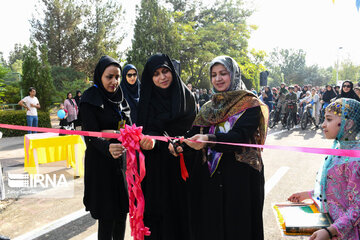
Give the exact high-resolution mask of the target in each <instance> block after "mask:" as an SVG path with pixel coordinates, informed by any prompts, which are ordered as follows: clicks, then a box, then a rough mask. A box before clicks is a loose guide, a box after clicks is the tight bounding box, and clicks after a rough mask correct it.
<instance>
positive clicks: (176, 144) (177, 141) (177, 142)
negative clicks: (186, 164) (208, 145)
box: [164, 131, 183, 154]
mask: <svg viewBox="0 0 360 240" xmlns="http://www.w3.org/2000/svg"><path fill="white" fill-rule="evenodd" d="M164 137H166V139H167V140H168V141H169V142H170V143H171V145H172V146H173V148H174V151H175V153H176V154H179V152H178V151H177V147H179V146H180V147H183V144H182V143H180V142H179V140H174V139H171V137H170V135H169V134H168V133H167V132H166V131H164Z"/></svg>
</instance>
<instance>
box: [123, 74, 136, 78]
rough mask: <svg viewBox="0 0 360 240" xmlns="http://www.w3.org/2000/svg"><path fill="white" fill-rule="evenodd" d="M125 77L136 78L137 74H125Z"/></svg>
mask: <svg viewBox="0 0 360 240" xmlns="http://www.w3.org/2000/svg"><path fill="white" fill-rule="evenodd" d="M126 76H127V77H128V78H131V77H136V76H137V73H128V74H126Z"/></svg>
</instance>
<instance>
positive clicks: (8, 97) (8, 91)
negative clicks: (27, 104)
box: [3, 82, 21, 104]
mask: <svg viewBox="0 0 360 240" xmlns="http://www.w3.org/2000/svg"><path fill="white" fill-rule="evenodd" d="M20 99H21V96H20V83H19V82H11V83H8V84H6V88H5V92H4V97H3V102H4V103H9V104H16V103H18V102H19V101H20Z"/></svg>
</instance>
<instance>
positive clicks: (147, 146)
mask: <svg viewBox="0 0 360 240" xmlns="http://www.w3.org/2000/svg"><path fill="white" fill-rule="evenodd" d="M154 146H155V140H154V139H152V138H150V137H149V136H147V135H144V136H143V137H142V138H141V140H140V147H141V148H142V149H143V150H151V149H153V148H154Z"/></svg>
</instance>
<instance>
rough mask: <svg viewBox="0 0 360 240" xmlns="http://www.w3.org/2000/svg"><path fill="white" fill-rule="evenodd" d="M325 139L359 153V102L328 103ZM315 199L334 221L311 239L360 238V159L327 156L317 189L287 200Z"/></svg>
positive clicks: (317, 182) (339, 101)
mask: <svg viewBox="0 0 360 240" xmlns="http://www.w3.org/2000/svg"><path fill="white" fill-rule="evenodd" d="M322 128H323V130H324V134H325V137H326V138H327V139H335V140H334V145H333V148H337V149H350V150H359V149H360V145H359V137H360V102H358V101H356V100H353V99H349V98H341V99H338V100H336V101H335V102H333V103H331V104H329V106H328V107H327V108H326V111H325V121H324V123H323V124H322ZM305 199H313V200H314V201H315V203H316V204H317V206H318V208H319V210H320V212H325V213H326V212H327V213H329V214H330V217H331V218H332V220H333V221H334V223H333V224H331V226H330V227H328V228H326V229H321V230H318V231H316V232H314V233H313V235H312V236H311V237H310V240H322V239H332V237H335V236H337V238H336V239H347V240H355V239H360V235H359V233H360V225H359V222H360V158H355V157H342V156H328V157H326V158H325V160H324V163H323V165H322V166H321V168H320V170H319V172H318V175H317V177H316V182H315V189H314V190H313V191H309V192H300V193H295V194H293V195H291V196H290V197H289V198H288V200H289V201H291V202H301V201H303V200H305Z"/></svg>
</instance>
